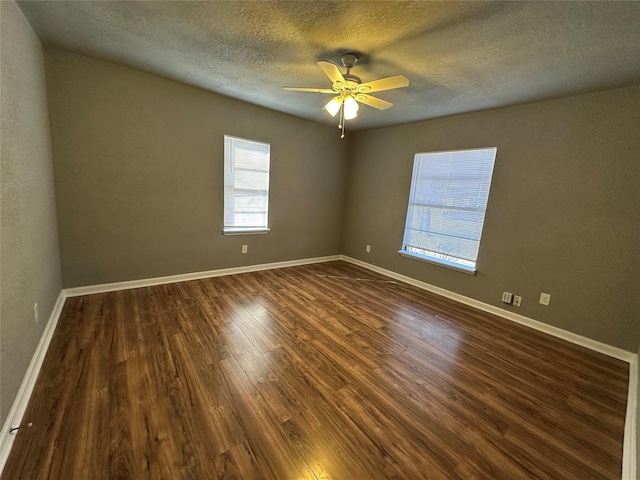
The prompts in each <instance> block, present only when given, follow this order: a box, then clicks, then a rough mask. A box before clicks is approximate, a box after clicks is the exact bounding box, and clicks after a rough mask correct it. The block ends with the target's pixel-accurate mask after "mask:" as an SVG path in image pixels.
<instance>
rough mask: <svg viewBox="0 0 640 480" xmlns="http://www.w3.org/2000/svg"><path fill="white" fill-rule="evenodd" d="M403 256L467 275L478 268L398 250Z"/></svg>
mask: <svg viewBox="0 0 640 480" xmlns="http://www.w3.org/2000/svg"><path fill="white" fill-rule="evenodd" d="M398 253H399V254H400V255H402V256H403V257H407V258H413V259H414V260H420V261H421V262H426V263H431V264H432V265H437V266H438V267H444V268H448V269H450V270H455V271H457V272H462V273H466V274H467V275H475V274H476V269H475V268H472V267H464V266H462V265H456V264H455V263H453V262H447V261H446V260H436V259H431V258H425V257H422V256H420V255H416V254H413V253H410V252H407V251H405V250H400V251H399V252H398Z"/></svg>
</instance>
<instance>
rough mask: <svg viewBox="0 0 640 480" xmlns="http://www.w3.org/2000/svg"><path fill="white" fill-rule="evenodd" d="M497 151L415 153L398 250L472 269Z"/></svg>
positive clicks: (440, 263) (433, 260)
mask: <svg viewBox="0 0 640 480" xmlns="http://www.w3.org/2000/svg"><path fill="white" fill-rule="evenodd" d="M496 150H497V149H496V148H481V149H475V150H457V151H451V152H436V153H418V154H416V156H415V159H414V162H413V177H412V178H411V193H410V194H409V208H408V209H407V220H406V223H405V228H404V240H403V242H402V250H400V254H402V255H405V256H408V257H413V258H417V259H420V260H425V261H429V262H434V263H437V264H439V265H442V266H446V267H450V268H455V269H457V270H461V271H464V272H466V273H471V274H474V273H475V271H476V260H477V258H478V249H479V248H480V237H481V236H482V226H483V223H484V214H485V210H486V209H487V200H488V198H489V187H490V186H491V175H492V173H493V164H494V161H495V158H496Z"/></svg>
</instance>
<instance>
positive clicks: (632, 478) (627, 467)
mask: <svg viewBox="0 0 640 480" xmlns="http://www.w3.org/2000/svg"><path fill="white" fill-rule="evenodd" d="M341 259H342V260H344V261H345V262H350V263H353V264H354V265H358V266H360V267H363V268H367V269H369V270H371V271H374V272H377V273H381V274H382V275H386V276H387V277H391V278H395V279H396V280H400V281H401V282H405V283H408V284H410V285H413V286H415V287H418V288H422V289H423V290H427V291H429V292H433V293H436V294H438V295H442V296H443V297H447V298H450V299H452V300H455V301H457V302H460V303H463V304H465V305H469V306H471V307H475V308H477V309H479V310H483V311H485V312H488V313H492V314H494V315H497V316H499V317H502V318H505V319H507V320H511V321H513V322H517V323H520V324H521V325H525V326H527V327H530V328H533V329H535V330H539V331H541V332H545V333H548V334H549V335H552V336H554V337H558V338H561V339H563V340H566V341H568V342H571V343H575V344H577V345H580V346H583V347H585V348H589V349H591V350H595V351H596V352H599V353H603V354H605V355H608V356H610V357H613V358H617V359H618V360H622V361H624V362H627V363H628V364H629V393H628V395H627V413H626V416H625V427H624V446H623V456H622V480H636V469H637V468H636V462H637V459H636V435H637V432H636V415H637V409H638V355H637V354H635V353H632V352H628V351H626V350H623V349H621V348H617V347H613V346H611V345H607V344H606V343H602V342H598V341H597V340H593V339H591V338H587V337H583V336H582V335H578V334H576V333H573V332H569V331H567V330H563V329H561V328H558V327H554V326H551V325H548V324H546V323H542V322H539V321H538V320H534V319H532V318H529V317H525V316H523V315H518V314H517V313H513V312H509V311H506V310H503V309H501V308H498V307H495V306H493V305H489V304H488V303H484V302H480V301H478V300H475V299H473V298H470V297H465V296H464V295H460V294H459V293H455V292H452V291H450V290H445V289H444V288H440V287H436V286H435V285H431V284H428V283H426V282H422V281H420V280H416V279H415V278H411V277H407V276H406V275H402V274H400V273H396V272H393V271H391V270H387V269H386V268H382V267H378V266H376V265H372V264H370V263H367V262H363V261H362V260H358V259H356V258H353V257H349V256H347V255H342V256H341Z"/></svg>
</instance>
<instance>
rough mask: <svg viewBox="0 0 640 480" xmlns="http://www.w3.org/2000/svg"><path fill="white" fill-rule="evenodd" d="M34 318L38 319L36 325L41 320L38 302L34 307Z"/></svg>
mask: <svg viewBox="0 0 640 480" xmlns="http://www.w3.org/2000/svg"><path fill="white" fill-rule="evenodd" d="M33 318H35V319H36V323H38V320H40V312H39V310H38V302H36V303H35V304H34V305H33Z"/></svg>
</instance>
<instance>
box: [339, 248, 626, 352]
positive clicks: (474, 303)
mask: <svg viewBox="0 0 640 480" xmlns="http://www.w3.org/2000/svg"><path fill="white" fill-rule="evenodd" d="M341 259H342V260H344V261H345V262H349V263H353V264H354V265H358V266H360V267H364V268H367V269H369V270H372V271H374V272H377V273H381V274H382V275H386V276H387V277H391V278H395V279H396V280H400V281H401V282H405V283H408V284H411V285H413V286H415V287H418V288H421V289H423V290H427V291H429V292H433V293H437V294H438V295H442V296H443V297H446V298H450V299H451V300H455V301H456V302H459V303H463V304H465V305H469V306H471V307H475V308H477V309H478V310H483V311H485V312H488V313H492V314H494V315H497V316H499V317H502V318H506V319H507V320H511V321H513V322H516V323H520V324H521V325H526V326H527V327H531V328H533V329H535V330H538V331H541V332H544V333H548V334H549V335H553V336H554V337H558V338H562V339H563V340H567V341H568V342H571V343H575V344H577V345H581V346H583V347H586V348H589V349H591V350H595V351H596V352H600V353H604V354H605V355H608V356H610V357H613V358H617V359H618V360H622V361H625V362H628V363H631V362H632V361H633V360H634V359H635V358H636V357H637V355H636V354H635V353H631V352H628V351H627V350H623V349H622V348H618V347H613V346H611V345H607V344H606V343H602V342H598V341H597V340H593V339H591V338H588V337H583V336H582V335H578V334H577V333H573V332H569V331H567V330H563V329H561V328H558V327H554V326H552V325H549V324H546V323H543V322H539V321H538V320H534V319H532V318H529V317H525V316H524V315H518V314H517V313H513V312H510V311H507V310H503V309H502V308H499V307H496V306H494V305H489V304H488V303H484V302H481V301H479V300H476V299H474V298H470V297H465V296H464V295H460V294H459V293H455V292H452V291H450V290H445V289H444V288H440V287H436V286H435V285H431V284H429V283H426V282H422V281H420V280H416V279H415V278H411V277H407V276H406V275H402V274H400V273H396V272H392V271H391V270H387V269H386V268H382V267H378V266H376V265H372V264H370V263H367V262H363V261H362V260H358V259H356V258H352V257H348V256H346V255H342V256H341Z"/></svg>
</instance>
